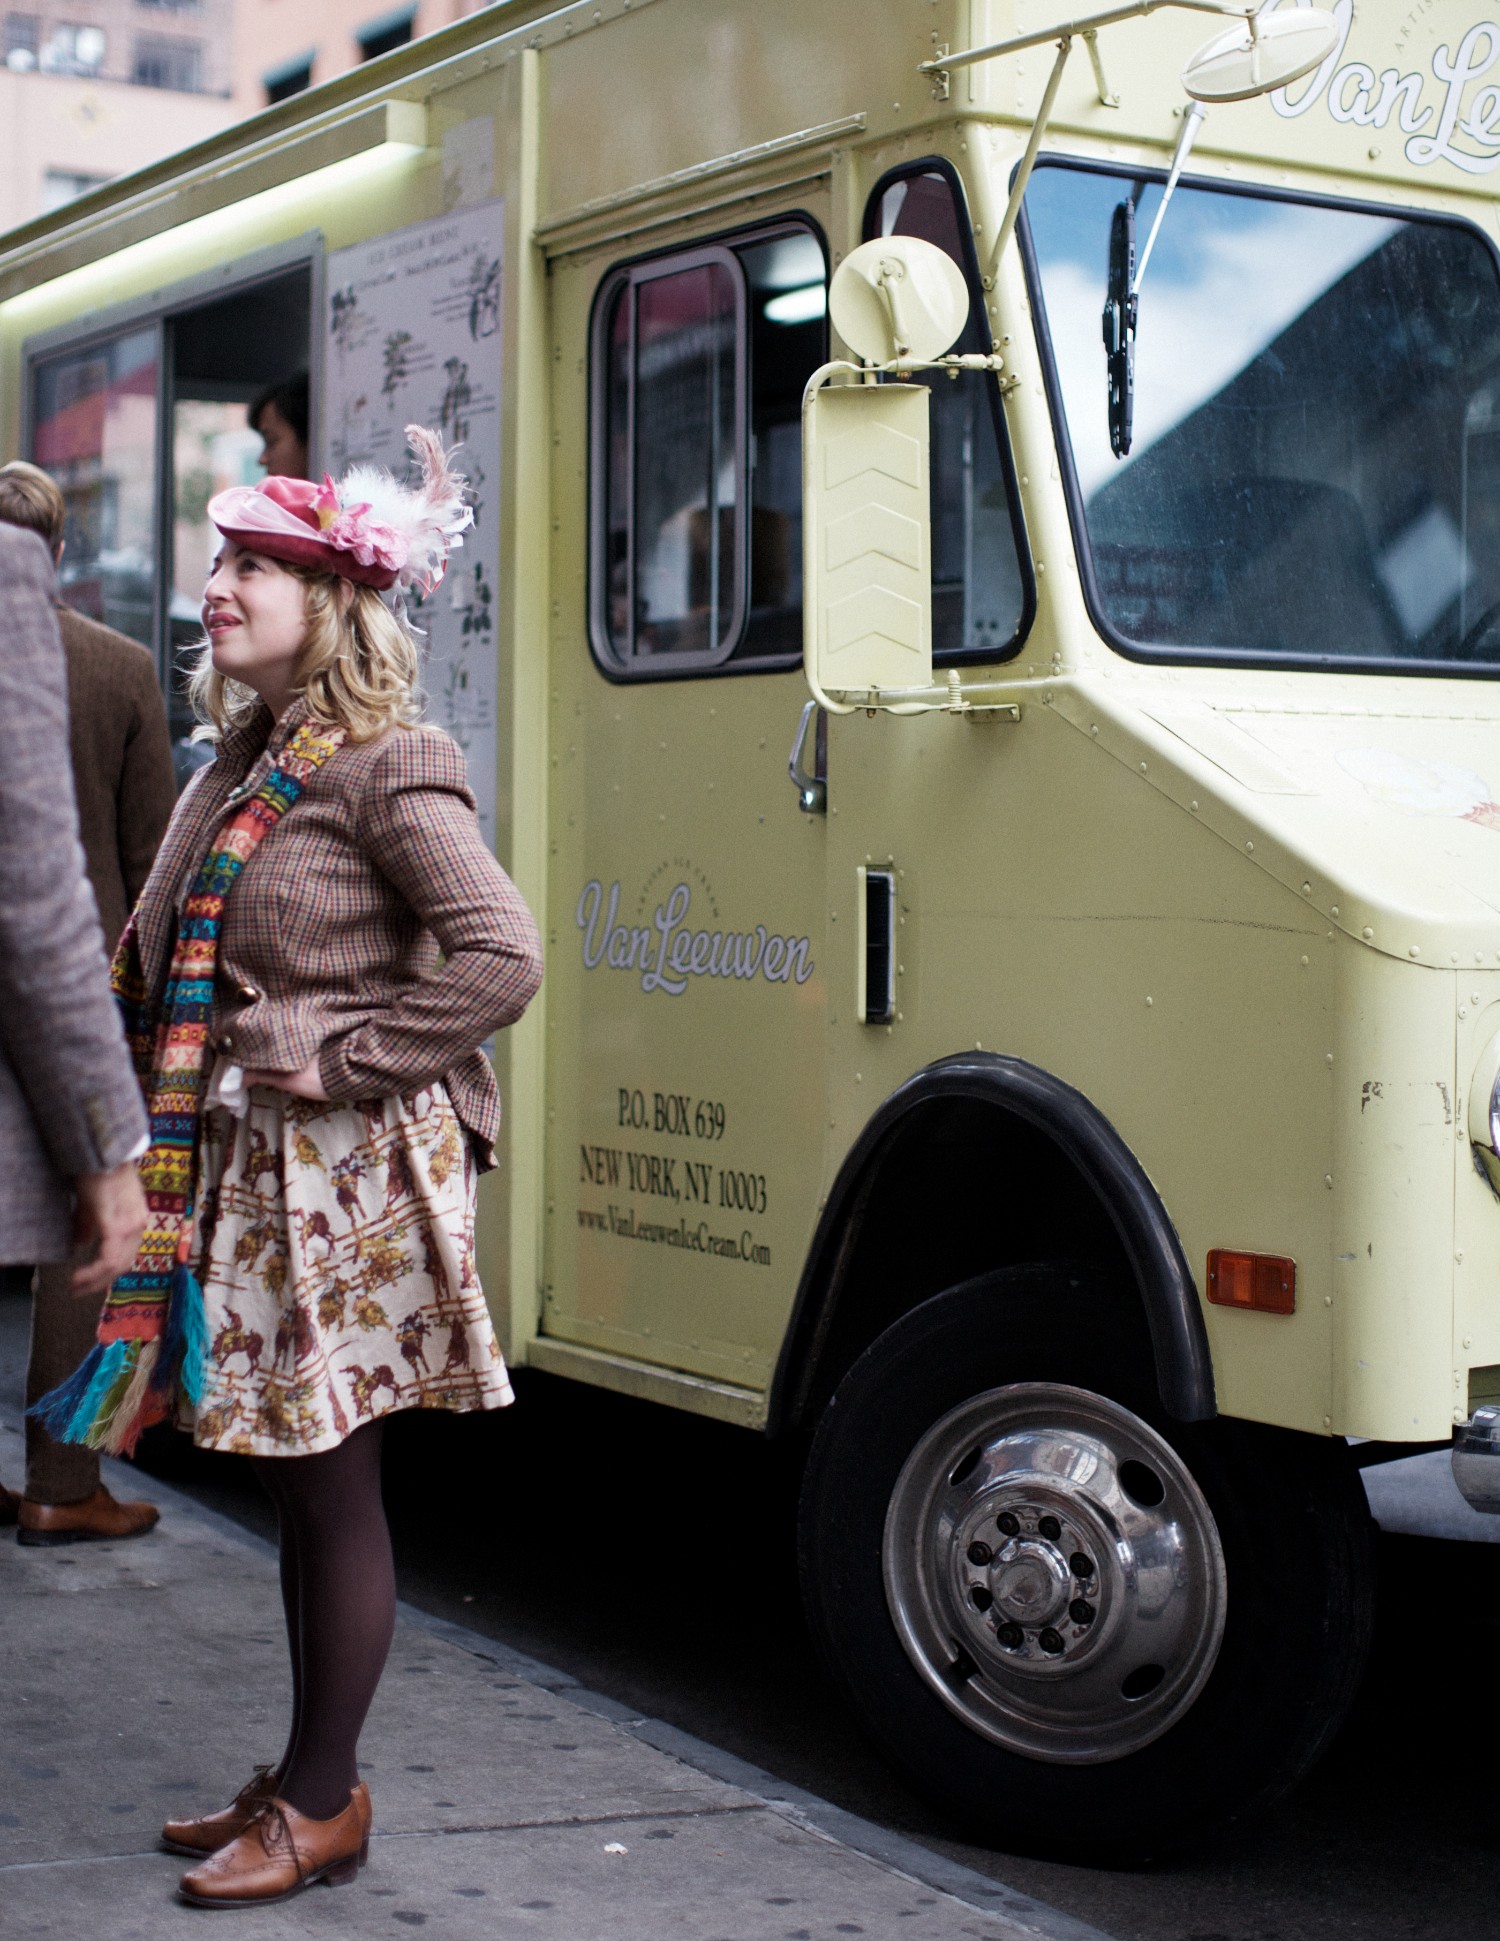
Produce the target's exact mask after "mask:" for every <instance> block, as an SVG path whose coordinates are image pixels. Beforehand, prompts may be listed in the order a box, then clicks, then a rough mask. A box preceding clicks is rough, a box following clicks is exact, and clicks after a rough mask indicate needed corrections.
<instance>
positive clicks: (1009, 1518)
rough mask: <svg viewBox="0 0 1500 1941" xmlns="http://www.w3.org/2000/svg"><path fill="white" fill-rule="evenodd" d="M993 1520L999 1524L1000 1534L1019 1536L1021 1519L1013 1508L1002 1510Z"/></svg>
mask: <svg viewBox="0 0 1500 1941" xmlns="http://www.w3.org/2000/svg"><path fill="white" fill-rule="evenodd" d="M995 1521H996V1523H998V1524H999V1526H1000V1530H1001V1534H1002V1535H1004V1536H1007V1537H1018V1536H1020V1534H1021V1519H1020V1517H1018V1516H1017V1515H1016V1514H1015V1512H1014V1511H1013V1510H1002V1511H1001V1512H1000V1514H999V1516H997V1517H996V1518H995Z"/></svg>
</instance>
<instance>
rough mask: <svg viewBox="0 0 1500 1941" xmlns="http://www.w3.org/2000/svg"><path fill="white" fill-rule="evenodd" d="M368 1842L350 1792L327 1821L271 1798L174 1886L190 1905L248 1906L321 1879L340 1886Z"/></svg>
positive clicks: (361, 1857)
mask: <svg viewBox="0 0 1500 1941" xmlns="http://www.w3.org/2000/svg"><path fill="white" fill-rule="evenodd" d="M369 1842H370V1836H369V1832H368V1830H367V1825H366V1821H365V1817H364V1813H363V1812H362V1810H361V1805H360V1801H359V1799H358V1798H357V1796H356V1795H355V1794H353V1793H351V1794H350V1796H349V1804H348V1805H347V1806H346V1807H345V1808H344V1810H343V1812H342V1813H336V1814H335V1815H334V1817H333V1818H332V1819H331V1820H310V1819H309V1818H308V1817H307V1815H306V1814H305V1813H299V1812H298V1811H297V1809H296V1807H295V1806H289V1805H288V1804H287V1802H286V1801H285V1800H284V1799H273V1800H269V1801H267V1803H266V1804H265V1805H264V1806H263V1807H261V1809H260V1811H259V1812H258V1813H257V1814H256V1815H255V1818H254V1819H253V1820H252V1821H251V1822H250V1824H249V1825H248V1826H247V1827H246V1828H245V1830H244V1832H243V1833H242V1834H241V1835H240V1836H239V1838H238V1839H237V1840H232V1841H230V1843H229V1845H228V1846H227V1847H221V1848H220V1849H219V1851H218V1852H217V1853H214V1854H210V1855H209V1857H208V1859H207V1860H205V1861H204V1862H203V1865H202V1866H201V1867H194V1868H193V1870H192V1872H191V1873H186V1874H184V1875H183V1876H182V1880H181V1882H180V1883H179V1885H178V1889H177V1891H178V1893H179V1894H180V1895H181V1896H182V1898H183V1900H185V1901H188V1902H190V1903H191V1904H192V1905H193V1906H194V1907H248V1906H264V1905H265V1904H266V1903H268V1902H270V1901H284V1900H289V1899H290V1898H291V1896H292V1895H293V1894H300V1893H301V1892H302V1889H303V1888H304V1887H311V1886H312V1885H313V1883H314V1882H315V1881H319V1880H326V1881H327V1882H328V1883H329V1885H330V1886H334V1887H341V1886H344V1885H345V1884H346V1883H347V1882H349V1881H351V1880H353V1879H354V1877H355V1876H356V1874H358V1872H359V1869H360V1863H361V1861H362V1860H364V1858H365V1857H366V1854H367V1852H368V1849H369Z"/></svg>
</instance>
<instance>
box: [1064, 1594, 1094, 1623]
mask: <svg viewBox="0 0 1500 1941" xmlns="http://www.w3.org/2000/svg"><path fill="white" fill-rule="evenodd" d="M1068 1616H1069V1617H1070V1618H1072V1620H1073V1622H1074V1623H1075V1624H1092V1623H1093V1621H1094V1607H1093V1605H1092V1604H1090V1603H1089V1601H1088V1599H1087V1598H1086V1597H1075V1598H1074V1599H1073V1602H1072V1603H1071V1604H1070V1605H1069V1606H1068Z"/></svg>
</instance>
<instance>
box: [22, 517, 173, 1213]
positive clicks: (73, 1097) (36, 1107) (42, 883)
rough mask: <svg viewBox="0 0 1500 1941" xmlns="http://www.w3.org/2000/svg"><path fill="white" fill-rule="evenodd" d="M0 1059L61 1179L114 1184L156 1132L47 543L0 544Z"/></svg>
mask: <svg viewBox="0 0 1500 1941" xmlns="http://www.w3.org/2000/svg"><path fill="white" fill-rule="evenodd" d="M0 646H3V651H0V1051H3V1053H4V1056H5V1057H6V1059H7V1060H8V1061H9V1063H10V1066H11V1069H12V1070H13V1071H14V1073H15V1075H16V1077H17V1079H18V1081H19V1082H20V1085H21V1089H22V1091H23V1092H24V1094H25V1096H26V1099H27V1102H28V1104H29V1106H30V1108H31V1114H32V1118H33V1121H34V1123H35V1125H36V1128H37V1131H38V1133H39V1134H40V1136H41V1139H42V1142H43V1144H44V1146H45V1147H46V1149H47V1152H48V1156H49V1157H50V1159H51V1161H52V1164H53V1166H54V1167H55V1168H56V1170H57V1172H58V1173H59V1174H60V1175H61V1176H62V1177H63V1178H65V1179H71V1178H74V1177H76V1176H77V1175H78V1174H79V1173H96V1172H106V1171H108V1170H109V1169H110V1168H112V1167H114V1166H117V1165H119V1164H120V1163H121V1162H122V1161H123V1160H125V1159H127V1158H128V1157H129V1156H130V1154H131V1152H132V1151H133V1150H134V1149H135V1147H136V1146H137V1145H139V1143H140V1141H141V1139H142V1138H143V1137H144V1135H145V1132H146V1115H145V1110H144V1108H143V1107H142V1104H141V1095H140V1090H139V1088H138V1086H137V1084H136V1080H135V1074H134V1072H133V1071H132V1070H131V1066H130V1059H129V1056H128V1054H127V1052H126V1049H125V1038H124V1033H123V1031H122V1030H121V1027H120V1020H119V1017H118V1015H117V1013H116V1010H115V1003H114V999H113V998H112V997H111V995H110V990H109V979H108V973H107V969H106V965H105V960H104V937H103V933H102V931H101V930H100V927H99V915H98V910H97V908H96V906H95V903H94V894H93V891H92V890H91V889H90V888H89V885H88V879H87V878H86V877H85V875H84V869H83V848H82V845H81V843H80V842H79V837H78V810H77V806H76V804H75V802H74V798H73V784H72V769H71V766H70V757H69V752H68V704H67V673H66V665H65V662H64V659H63V650H62V642H61V639H60V637H59V635H58V630H57V617H56V614H55V612H54V611H53V605H52V568H51V565H50V562H49V561H48V558H47V553H46V549H45V547H44V546H43V545H42V542H41V541H40V540H39V539H37V538H36V537H35V536H34V535H33V534H31V533H26V532H22V531H20V530H19V529H16V528H7V529H5V532H4V535H3V538H0Z"/></svg>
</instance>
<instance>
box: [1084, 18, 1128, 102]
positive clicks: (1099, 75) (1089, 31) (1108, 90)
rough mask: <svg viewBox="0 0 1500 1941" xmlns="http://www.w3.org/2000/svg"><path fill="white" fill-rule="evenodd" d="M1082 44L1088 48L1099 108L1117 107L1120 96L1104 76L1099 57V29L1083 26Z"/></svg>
mask: <svg viewBox="0 0 1500 1941" xmlns="http://www.w3.org/2000/svg"><path fill="white" fill-rule="evenodd" d="M1083 44H1084V46H1085V47H1086V48H1087V49H1088V50H1089V64H1090V65H1091V66H1092V68H1093V70H1094V86H1095V87H1096V88H1097V89H1098V90H1099V106H1100V107H1101V108H1118V107H1119V105H1120V97H1119V95H1117V94H1116V93H1115V91H1114V89H1113V88H1112V87H1111V86H1110V85H1109V83H1108V81H1106V80H1105V78H1104V62H1103V61H1102V60H1101V59H1100V58H1099V29H1098V28H1097V27H1085V28H1084V30H1083Z"/></svg>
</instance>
